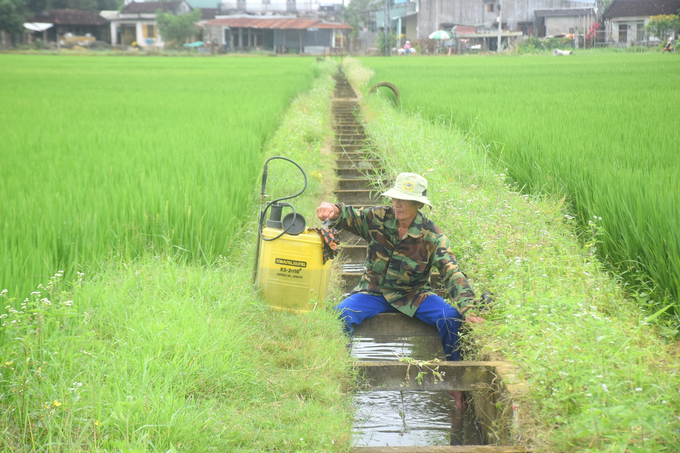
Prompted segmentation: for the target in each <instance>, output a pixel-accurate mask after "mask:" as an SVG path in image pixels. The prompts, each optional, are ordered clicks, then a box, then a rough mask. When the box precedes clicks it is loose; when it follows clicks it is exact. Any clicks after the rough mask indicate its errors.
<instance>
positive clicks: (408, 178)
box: [382, 173, 432, 207]
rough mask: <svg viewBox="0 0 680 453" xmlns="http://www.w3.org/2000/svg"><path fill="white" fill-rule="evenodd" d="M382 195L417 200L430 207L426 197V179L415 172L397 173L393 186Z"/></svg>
mask: <svg viewBox="0 0 680 453" xmlns="http://www.w3.org/2000/svg"><path fill="white" fill-rule="evenodd" d="M382 196H383V197H390V198H396V199H398V200H412V201H419V202H421V203H424V204H426V205H428V206H430V207H432V204H431V203H430V200H428V199H427V179H425V178H423V177H422V176H420V175H419V174H416V173H401V174H399V176H397V180H396V181H395V182H394V187H392V188H391V189H390V190H388V191H387V192H384V193H383V194H382Z"/></svg>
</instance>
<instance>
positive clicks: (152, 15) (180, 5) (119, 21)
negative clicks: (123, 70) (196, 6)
mask: <svg viewBox="0 0 680 453" xmlns="http://www.w3.org/2000/svg"><path fill="white" fill-rule="evenodd" d="M159 9H160V10H162V11H164V12H172V13H173V14H175V15H180V14H186V13H190V12H191V11H192V10H193V8H192V7H191V6H190V5H189V4H188V3H187V2H185V1H180V2H132V3H128V4H127V5H125V7H124V8H123V9H122V10H121V11H120V13H118V14H117V15H116V16H113V17H111V44H113V45H114V46H115V45H122V46H129V45H131V44H132V43H133V42H136V43H137V45H139V46H140V47H143V48H144V47H146V48H153V47H159V48H160V47H164V46H165V43H164V42H163V40H162V38H161V36H160V35H159V34H158V26H157V24H156V11H158V10H159Z"/></svg>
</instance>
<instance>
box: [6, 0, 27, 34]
mask: <svg viewBox="0 0 680 453" xmlns="http://www.w3.org/2000/svg"><path fill="white" fill-rule="evenodd" d="M23 24H24V14H23V4H22V3H21V1H20V0H0V30H4V31H6V32H7V33H12V34H14V33H21V32H22V31H23V29H24V25H23Z"/></svg>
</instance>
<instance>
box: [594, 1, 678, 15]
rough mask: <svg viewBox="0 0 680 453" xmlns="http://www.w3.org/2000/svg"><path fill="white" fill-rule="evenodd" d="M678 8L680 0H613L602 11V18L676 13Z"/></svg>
mask: <svg viewBox="0 0 680 453" xmlns="http://www.w3.org/2000/svg"><path fill="white" fill-rule="evenodd" d="M678 8H680V0H614V1H613V2H612V3H611V5H609V8H607V10H606V11H605V12H604V18H605V19H611V18H612V17H633V16H658V15H659V14H677V13H678Z"/></svg>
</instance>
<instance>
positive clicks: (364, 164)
mask: <svg viewBox="0 0 680 453" xmlns="http://www.w3.org/2000/svg"><path fill="white" fill-rule="evenodd" d="M381 162H382V161H381V160H379V159H364V160H362V161H359V162H352V161H349V160H339V161H338V162H337V163H336V167H335V168H336V169H341V170H344V169H348V168H355V169H358V170H372V171H375V169H377V168H380V163H381Z"/></svg>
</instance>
